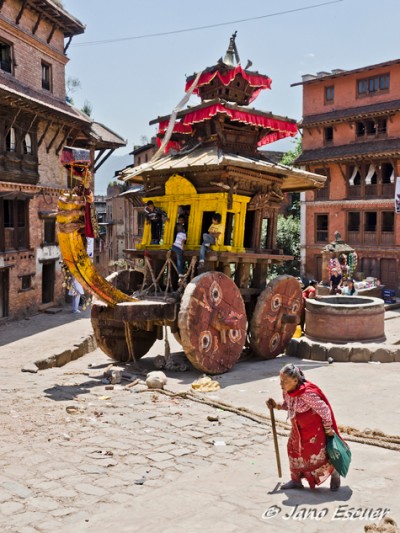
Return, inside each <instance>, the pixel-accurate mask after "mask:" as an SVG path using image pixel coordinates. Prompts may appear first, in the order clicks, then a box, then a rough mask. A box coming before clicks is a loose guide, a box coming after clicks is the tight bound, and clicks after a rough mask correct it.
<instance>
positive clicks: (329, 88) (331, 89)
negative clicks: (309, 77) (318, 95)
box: [324, 85, 335, 105]
mask: <svg viewBox="0 0 400 533" xmlns="http://www.w3.org/2000/svg"><path fill="white" fill-rule="evenodd" d="M331 94H332V97H331V98H330V95H331ZM334 101H335V86H334V85H328V86H326V87H324V102H325V104H327V105H328V104H333V103H334Z"/></svg>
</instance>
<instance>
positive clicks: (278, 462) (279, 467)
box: [269, 407, 282, 477]
mask: <svg viewBox="0 0 400 533" xmlns="http://www.w3.org/2000/svg"><path fill="white" fill-rule="evenodd" d="M269 414H270V416H271V425H272V434H273V436H274V446H275V457H276V466H277V467H278V476H279V477H282V468H281V458H280V455H279V448H278V435H277V433H276V424H275V415H274V408H273V407H270V408H269Z"/></svg>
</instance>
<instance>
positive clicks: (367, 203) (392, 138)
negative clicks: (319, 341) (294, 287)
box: [293, 59, 400, 291]
mask: <svg viewBox="0 0 400 533" xmlns="http://www.w3.org/2000/svg"><path fill="white" fill-rule="evenodd" d="M295 85H302V87H303V119H302V122H301V124H300V127H301V128H302V130H303V153H302V155H301V156H300V157H299V158H298V159H297V163H298V164H300V165H302V166H304V167H305V168H306V169H307V170H310V171H313V172H316V173H319V174H324V175H326V176H327V177H328V179H327V182H326V186H325V188H324V189H320V190H318V191H315V192H307V193H303V197H302V199H303V202H302V220H303V224H302V259H303V267H304V271H303V274H304V275H305V276H307V277H313V278H316V279H319V280H326V279H327V276H328V272H327V271H325V270H326V269H325V268H324V269H323V268H322V256H321V250H322V249H323V247H324V246H325V245H326V244H327V243H328V242H330V241H333V240H334V234H335V232H339V233H340V234H341V236H342V239H344V241H346V242H347V243H348V244H349V245H351V246H352V247H353V248H354V249H355V250H356V252H357V254H358V268H357V270H358V271H359V272H362V273H363V274H364V276H365V277H367V276H372V277H375V278H378V279H380V281H381V282H382V283H383V284H384V285H385V286H386V287H388V288H391V289H393V290H396V291H398V290H399V273H400V264H399V263H400V216H399V215H396V214H395V210H394V194H395V182H396V177H397V176H398V175H399V171H400V168H399V166H400V163H399V159H400V59H398V60H394V61H387V62H385V63H380V64H377V65H371V66H368V67H364V68H358V69H354V70H349V71H344V70H339V69H336V70H333V71H332V72H319V73H317V74H316V75H305V76H303V80H302V82H300V83H295V84H293V86H295Z"/></svg>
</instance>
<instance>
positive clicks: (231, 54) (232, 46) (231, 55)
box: [223, 31, 240, 67]
mask: <svg viewBox="0 0 400 533" xmlns="http://www.w3.org/2000/svg"><path fill="white" fill-rule="evenodd" d="M236 35H237V31H235V33H233V34H232V36H231V38H230V41H229V46H228V50H227V51H226V54H225V57H224V61H223V62H224V63H225V65H228V66H229V67H234V66H235V60H236V64H237V65H239V64H240V57H239V54H238V51H237V47H236V42H235V41H236Z"/></svg>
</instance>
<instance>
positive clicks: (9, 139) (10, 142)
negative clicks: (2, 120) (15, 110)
mask: <svg viewBox="0 0 400 533" xmlns="http://www.w3.org/2000/svg"><path fill="white" fill-rule="evenodd" d="M6 150H7V152H16V150H17V136H16V133H15V128H10V129H9V131H8V133H7V135H6Z"/></svg>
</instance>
